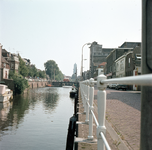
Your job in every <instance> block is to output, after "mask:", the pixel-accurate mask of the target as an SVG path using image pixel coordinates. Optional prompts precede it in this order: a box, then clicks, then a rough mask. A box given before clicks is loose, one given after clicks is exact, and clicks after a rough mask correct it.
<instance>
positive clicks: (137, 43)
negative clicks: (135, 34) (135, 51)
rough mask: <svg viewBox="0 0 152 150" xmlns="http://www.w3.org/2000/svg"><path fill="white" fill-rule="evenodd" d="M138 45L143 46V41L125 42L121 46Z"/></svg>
mask: <svg viewBox="0 0 152 150" xmlns="http://www.w3.org/2000/svg"><path fill="white" fill-rule="evenodd" d="M136 46H141V42H124V43H123V44H122V45H121V46H120V47H119V48H123V47H126V48H135V47H136Z"/></svg>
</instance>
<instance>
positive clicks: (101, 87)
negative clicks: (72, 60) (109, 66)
mask: <svg viewBox="0 0 152 150" xmlns="http://www.w3.org/2000/svg"><path fill="white" fill-rule="evenodd" d="M104 79H106V76H105V75H99V76H98V77H97V87H98V93H97V104H98V121H99V126H98V127H97V138H98V142H97V147H98V150H105V145H104V142H103V140H102V138H101V136H100V132H103V133H104V134H105V133H106V127H105V113H106V91H105V89H106V87H107V85H106V84H101V83H100V81H101V80H104Z"/></svg>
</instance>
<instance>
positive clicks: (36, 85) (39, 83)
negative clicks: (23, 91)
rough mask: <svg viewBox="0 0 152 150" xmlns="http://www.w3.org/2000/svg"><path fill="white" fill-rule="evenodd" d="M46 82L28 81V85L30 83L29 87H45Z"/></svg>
mask: <svg viewBox="0 0 152 150" xmlns="http://www.w3.org/2000/svg"><path fill="white" fill-rule="evenodd" d="M47 84H48V82H47V81H43V82H41V81H40V82H37V81H30V82H29V85H30V88H31V89H34V88H40V87H45V86H46V85H47Z"/></svg>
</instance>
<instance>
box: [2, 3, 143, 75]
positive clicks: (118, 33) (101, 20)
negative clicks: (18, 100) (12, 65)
mask: <svg viewBox="0 0 152 150" xmlns="http://www.w3.org/2000/svg"><path fill="white" fill-rule="evenodd" d="M94 41H96V42H98V44H100V45H102V47H103V48H117V47H118V46H120V45H122V44H123V43H124V42H141V1H140V0H0V43H1V44H2V45H3V47H2V48H3V49H6V50H7V51H8V52H11V53H16V54H17V53H19V54H20V55H21V57H22V58H27V59H30V60H31V63H32V64H35V66H36V67H37V68H38V69H41V70H44V69H45V68H44V63H45V62H47V61H48V60H54V61H55V62H56V63H57V64H58V67H59V69H60V70H61V71H62V73H63V74H65V75H67V76H72V74H73V67H74V64H75V63H76V64H77V72H78V75H79V74H80V69H81V59H82V58H81V55H82V46H83V45H84V44H85V43H92V42H94ZM83 58H84V59H86V60H85V61H83V62H84V63H83V66H84V68H83V70H84V71H85V70H88V69H89V63H90V62H89V46H88V45H85V46H84V48H83Z"/></svg>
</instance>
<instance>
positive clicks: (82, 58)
mask: <svg viewBox="0 0 152 150" xmlns="http://www.w3.org/2000/svg"><path fill="white" fill-rule="evenodd" d="M85 45H91V43H85V44H84V45H83V46H82V59H81V72H80V75H81V76H82V73H83V47H84V46H85Z"/></svg>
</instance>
